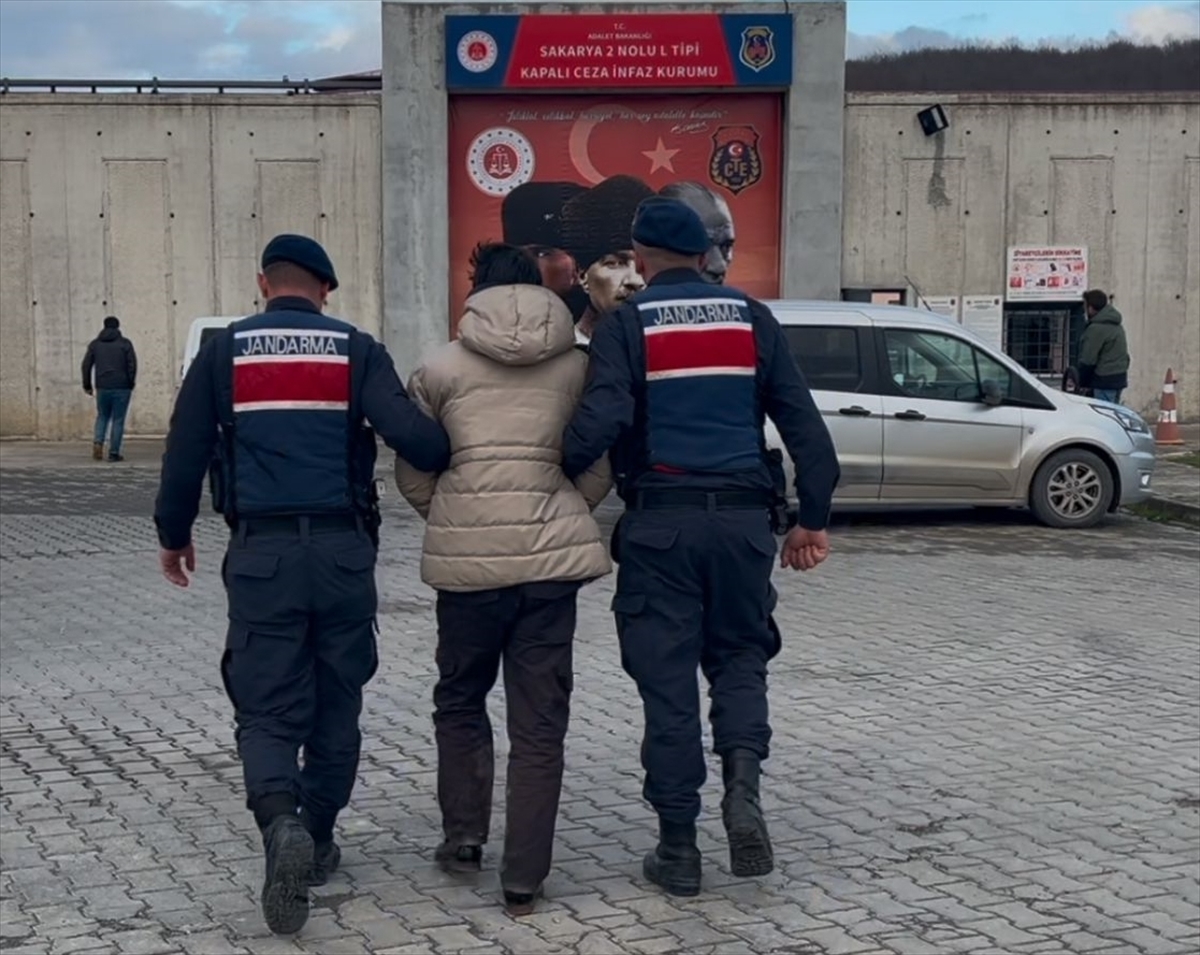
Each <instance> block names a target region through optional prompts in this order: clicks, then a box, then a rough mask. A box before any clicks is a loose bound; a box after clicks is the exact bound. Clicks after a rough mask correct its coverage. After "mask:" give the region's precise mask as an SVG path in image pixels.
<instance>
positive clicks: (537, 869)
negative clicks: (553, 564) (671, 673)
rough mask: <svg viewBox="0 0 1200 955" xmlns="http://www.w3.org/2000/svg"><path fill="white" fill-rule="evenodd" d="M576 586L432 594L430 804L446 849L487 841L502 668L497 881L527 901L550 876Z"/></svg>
mask: <svg viewBox="0 0 1200 955" xmlns="http://www.w3.org/2000/svg"><path fill="white" fill-rule="evenodd" d="M578 590H579V584H577V583H550V582H547V583H531V584H521V585H519V586H516V587H506V588H503V589H500V590H487V591H477V592H475V593H450V592H447V591H439V593H438V598H437V620H438V646H437V665H438V674H439V677H440V678H439V680H438V683H437V686H436V687H435V688H434V691H433V703H434V714H433V722H434V728H435V733H436V737H437V746H438V802H439V803H440V805H441V810H442V826H443V829H444V831H445V836H446V841H447V842H449V843H451V844H453V845H480V846H481V845H483V844H484V843H486V842H487V838H488V830H489V828H490V824H491V814H492V781H493V775H494V770H495V755H494V751H493V748H492V724H491V721H490V720H489V719H488V713H487V695H488V691H489V690H491V688H492V686H493V685H495V682H496V675H497V673H498V671H499V668H500V664H501V661H503V664H504V695H505V699H506V703H507V710H508V739H509V747H510V749H509V755H508V786H507V792H506V794H505V814H506V826H505V830H506V831H505V840H504V859H503V862H502V863H501V868H500V881H501V883H502V884H503V886H504V888H505V889H507V890H509V891H512V892H533V891H535V890H536V889H537V887H538V886H539V885H541V884H542V882H543V881H544V880H545V878H546V876H547V875H548V874H549V872H550V860H551V854H552V851H553V847H554V827H555V822H556V820H557V817H558V801H559V796H560V794H561V791H562V776H563V739H564V738H565V736H566V734H567V723H568V721H569V718H570V702H571V690H572V687H573V685H574V670H573V662H572V645H573V641H574V637H575V603H576V596H577V594H578Z"/></svg>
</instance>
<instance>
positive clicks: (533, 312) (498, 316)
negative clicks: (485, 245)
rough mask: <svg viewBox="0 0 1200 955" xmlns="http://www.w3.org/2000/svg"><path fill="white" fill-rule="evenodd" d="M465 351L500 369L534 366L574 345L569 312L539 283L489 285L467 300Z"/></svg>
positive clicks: (462, 334) (461, 330) (461, 329)
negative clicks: (494, 362)
mask: <svg viewBox="0 0 1200 955" xmlns="http://www.w3.org/2000/svg"><path fill="white" fill-rule="evenodd" d="M458 337H459V340H460V341H461V342H462V343H463V347H465V348H468V349H470V350H471V351H473V352H476V353H477V354H480V355H483V356H485V357H487V358H490V359H492V360H493V361H497V362H500V363H501V364H503V365H538V364H541V363H542V362H544V361H547V360H548V359H550V358H553V357H554V356H556V355H561V354H563V353H564V352H567V351H570V350H571V348H572V347H574V345H575V326H574V323H573V322H572V320H571V311H570V309H568V308H567V306H566V303H565V302H563V300H562V299H561V298H559V296H558V295H556V294H555V293H554V292H552V291H550V289H548V288H543V287H542V286H540V285H493V286H491V287H489V288H484V289H480V290H479V291H478V292H475V293H473V294H472V295H471V296H470V297H469V298H468V299H467V305H466V311H465V312H464V313H463V317H462V321H460V322H459V325H458Z"/></svg>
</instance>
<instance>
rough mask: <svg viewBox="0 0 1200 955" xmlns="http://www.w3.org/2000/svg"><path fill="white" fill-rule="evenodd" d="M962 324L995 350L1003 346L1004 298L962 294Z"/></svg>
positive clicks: (1001, 348) (1000, 349)
mask: <svg viewBox="0 0 1200 955" xmlns="http://www.w3.org/2000/svg"><path fill="white" fill-rule="evenodd" d="M962 325H963V328H965V329H967V330H968V331H971V332H974V333H975V334H976V335H978V336H979V337H980V338H982V339H983V340H984V341H985V342H987V343H988V344H989V345H991V346H992V347H993V348H994V349H996V350H997V351H1002V350H1003V348H1004V299H1003V297H1001V296H999V295H964V296H963V303H962Z"/></svg>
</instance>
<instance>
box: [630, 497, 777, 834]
mask: <svg viewBox="0 0 1200 955" xmlns="http://www.w3.org/2000/svg"><path fill="white" fill-rule="evenodd" d="M616 534H617V540H616V541H615V542H614V543H615V549H616V551H617V556H618V558H619V570H618V573H617V593H616V596H615V597H614V598H613V611H614V613H615V616H616V622H617V633H618V635H619V638H620V643H621V663H622V665H623V666H624V668H625V671H626V672H627V673H628V674H629V675H630V676H631V677H633V679H634V680H635V681H637V686H638V691H639V692H640V694H641V697H642V704H643V708H644V710H645V720H646V730H645V736H644V738H643V741H642V766H643V767H644V769H645V771H646V782H645V788H644V793H645V797H646V800H647V801H648V802H649V803H650V804H651V805H652V806H653V807H654V809H655V810H656V811H657V812H658V814H659V816H660V818H662V819H664V820H666V821H668V822H673V823H684V824H686V823H690V822H693V821H695V819H696V817H697V816H698V815H699V813H700V787H701V786H702V785H703V784H704V779H705V775H706V767H705V761H704V750H703V743H702V740H701V727H700V692H699V686H698V681H697V677H696V668H697V666H699V667H700V668H701V669H702V670H703V672H704V676H705V678H706V679H707V680H708V683H709V698H710V700H711V707H710V709H709V720H710V722H711V723H712V729H713V748H714V749H715V750H716V752H717V753H718V754H723V753H727V752H729V751H730V750H732V749H748V750H751V751H752V752H754V753H757V754H758V756H759V758H760V759H766V758H767V755H768V751H769V747H770V741H771V727H770V724H769V722H768V712H767V663H768V661H770V660H771V658H772V657H774V656H775V655H776V654H777V653H778V652H779V649H780V639H779V631H778V630H777V629H776V628H775V626H774V622H773V621H772V620H771V617H770V613H771V611H772V609H774V604H775V592H774V590H773V589H772V587H771V571H772V569H773V568H774V564H775V559H776V545H775V537H774V535H773V534H772V533H771V529H770V526H769V522H768V516H767V513H766V511H765V510H722V511H703V510H699V509H677V510H656V511H630V512H628V513H626V514H625V515H624V516H623V517H622V518H621V521H620V523H619V524H618V526H617V530H616Z"/></svg>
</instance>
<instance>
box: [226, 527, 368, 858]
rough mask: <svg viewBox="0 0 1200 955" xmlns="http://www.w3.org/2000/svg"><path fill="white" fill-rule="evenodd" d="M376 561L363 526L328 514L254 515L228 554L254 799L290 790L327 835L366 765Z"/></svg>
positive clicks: (234, 647) (229, 648)
mask: <svg viewBox="0 0 1200 955" xmlns="http://www.w3.org/2000/svg"><path fill="white" fill-rule="evenodd" d="M375 557H376V553H375V547H374V545H373V544H372V543H371V541H370V539H369V538H368V536H367V534H366V533H365V532H364V531H363V530H362V529H361V524H359V525H356V524H355V523H354V521H353V519H352V518H350V519H346V520H341V519H335V518H317V517H313V518H290V519H287V518H276V519H267V520H263V521H255V520H248V521H245V522H243V527H242V528H241V529H239V531H238V532H235V534H234V536H233V539H232V540H231V541H230V544H229V550H228V552H227V554H226V556H225V565H224V570H223V576H224V580H225V588H226V591H227V593H228V596H229V635H228V638H227V640H226V649H225V655H224V657H223V659H222V661H221V674H222V677H223V678H224V682H225V691H226V693H228V695H229V698H230V701H231V702H232V703H233V706H234V714H235V717H236V721H237V745H238V753H239V755H240V756H241V759H242V768H243V774H244V776H245V781H246V801H247V805H248V806H249V808H250V809H252V810H256V809H259V807H261V805H262V803H263V801H264V797H271V800H269V801H272V802H273V804H277V803H278V800H279V798H280V796H284V797H291V798H293V799H294V800H295V801H296V803H297V804H298V805H299V807H300V808H301V809H302V810H303V812H304V813H305V815H306V817H307V819H306V821H307V823H308V825H309V828H310V829H311V830H312V831H313V833H314V835H315V836H317V838H319V839H320V838H328V837H329V836H331V835H332V830H333V824H334V821H335V820H336V818H337V814H338V812H339V811H340V810H342V809H344V808H345V807H346V804H347V803H348V802H349V801H350V792H351V790H352V789H353V787H354V778H355V775H356V773H357V771H358V757H359V748H360V744H361V736H360V734H359V730H358V718H359V715H360V713H361V712H362V689H363V687H364V686H365V685H366V683H367V682H368V681H369V680H370V679H371V677H372V676H374V674H375V670H376V667H377V666H378V657H377V654H376V644H375V611H376V602H377V596H376V590H375ZM301 747H303V749H304V769H303V771H301V770H300V769H299V768H298V765H297V756H298V753H299V751H300V749H301ZM255 814H256V816H259V817H260V818H259V822H260V824H263V822H264V820H263V819H262V818H261V815H262V813H261V811H256V813H255Z"/></svg>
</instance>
